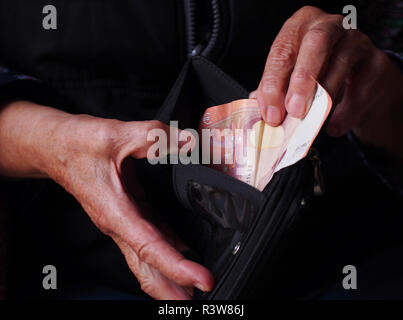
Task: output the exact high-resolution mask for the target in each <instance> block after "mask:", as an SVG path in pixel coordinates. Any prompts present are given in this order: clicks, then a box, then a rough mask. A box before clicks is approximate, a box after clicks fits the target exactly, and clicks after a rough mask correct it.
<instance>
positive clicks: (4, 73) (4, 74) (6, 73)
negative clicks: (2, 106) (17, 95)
mask: <svg viewBox="0 0 403 320" xmlns="http://www.w3.org/2000/svg"><path fill="white" fill-rule="evenodd" d="M17 80H30V81H37V82H39V80H38V79H36V78H34V77H31V76H28V75H25V74H21V73H16V72H13V71H11V70H10V69H8V68H5V67H1V66H0V86H4V85H6V84H8V83H11V82H13V81H17Z"/></svg>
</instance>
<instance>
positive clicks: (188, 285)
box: [46, 115, 213, 299]
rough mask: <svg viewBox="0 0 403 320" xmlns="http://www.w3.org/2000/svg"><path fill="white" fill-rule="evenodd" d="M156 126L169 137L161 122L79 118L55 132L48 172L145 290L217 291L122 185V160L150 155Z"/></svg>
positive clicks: (179, 294) (174, 293)
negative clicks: (115, 248) (112, 244)
mask: <svg viewBox="0 0 403 320" xmlns="http://www.w3.org/2000/svg"><path fill="white" fill-rule="evenodd" d="M153 128H159V129H163V130H165V131H166V132H167V135H168V137H169V127H168V126H166V125H164V124H162V123H161V122H158V121H144V122H121V121H117V120H106V119H99V118H94V117H90V116H81V115H80V116H75V117H73V118H72V119H70V120H67V121H64V122H63V123H62V125H61V126H59V127H58V129H57V130H56V131H55V134H54V139H55V145H59V146H60V148H56V149H55V150H54V151H52V153H53V154H51V155H50V157H48V159H47V164H46V168H47V169H46V171H47V172H46V173H47V175H48V176H50V177H51V178H53V179H54V180H55V181H56V182H58V183H59V184H60V185H62V186H63V187H64V188H65V189H66V190H67V191H68V192H70V193H71V194H72V195H73V196H74V197H75V198H76V199H77V200H78V201H79V202H80V204H81V205H82V207H83V208H84V210H85V211H86V212H87V214H88V215H89V216H90V218H91V219H92V221H93V222H94V223H95V225H96V226H97V227H98V228H99V229H100V230H101V231H102V232H103V233H105V234H107V235H109V236H111V237H112V238H113V240H114V241H115V242H116V244H117V245H118V246H119V247H120V249H121V251H122V253H123V254H124V256H125V258H126V261H127V263H128V265H129V267H130V269H131V270H132V272H133V273H134V274H135V276H136V277H137V279H138V280H139V282H140V284H141V288H142V290H143V291H145V292H146V293H147V294H149V295H150V296H152V297H153V298H156V299H188V298H189V297H190V294H191V293H192V291H193V288H194V287H197V288H199V289H201V290H204V291H207V290H211V289H212V286H213V278H212V275H211V273H210V272H209V271H208V270H207V269H206V268H204V267H203V266H201V265H199V264H197V263H195V262H192V261H190V260H186V259H185V258H184V257H183V256H182V255H181V254H180V253H179V251H180V250H181V249H183V248H185V246H184V244H182V243H181V242H180V241H178V239H177V238H176V237H172V233H171V232H169V230H167V229H166V228H161V229H160V228H157V227H156V225H154V224H153V223H151V222H150V221H149V220H148V218H149V214H150V211H149V210H148V209H149V208H147V206H143V205H142V204H141V199H142V195H141V190H137V194H135V198H136V199H135V200H134V199H133V198H132V197H130V196H129V195H128V193H127V192H126V191H127V190H125V185H124V184H123V183H122V177H121V170H122V162H123V160H124V159H125V158H127V157H134V158H144V157H146V155H147V150H148V147H149V146H150V145H151V144H152V143H154V142H147V141H146V140H147V139H146V138H147V132H148V131H149V130H150V129H153ZM168 139H169V138H168ZM171 151H172V150H171Z"/></svg>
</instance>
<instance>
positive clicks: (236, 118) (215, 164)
mask: <svg viewBox="0 0 403 320" xmlns="http://www.w3.org/2000/svg"><path fill="white" fill-rule="evenodd" d="M331 106H332V101H331V98H330V96H329V95H328V93H327V92H326V90H325V89H324V88H323V87H322V86H320V85H319V84H318V85H317V90H316V94H315V96H314V99H313V102H312V105H311V107H310V109H309V112H308V113H307V115H306V116H305V118H304V119H302V120H301V119H297V118H294V117H292V116H290V115H287V116H286V118H285V119H284V121H283V123H282V124H281V125H279V126H277V127H273V126H270V125H268V124H266V123H265V122H264V121H263V119H262V117H261V114H260V110H259V106H258V103H257V100H255V99H242V100H236V101H232V102H230V103H227V104H223V105H219V106H214V107H211V108H208V109H207V110H206V111H205V113H204V115H203V117H202V119H201V121H200V126H199V134H200V136H201V139H202V155H203V163H204V164H206V165H208V166H209V167H211V168H213V169H216V170H219V171H221V172H224V173H226V174H229V175H231V176H233V177H235V178H237V179H239V180H241V181H243V182H245V183H248V184H250V185H251V186H253V187H255V188H257V189H259V190H263V189H264V188H265V186H266V185H267V184H268V183H269V182H270V180H271V178H272V177H273V175H274V173H276V172H277V171H279V170H281V169H282V168H285V167H287V166H290V165H292V164H294V163H296V162H297V161H299V160H301V159H302V158H303V157H305V156H306V155H307V153H308V151H309V148H310V147H311V145H312V143H313V141H314V140H315V138H316V136H317V134H318V133H319V130H320V128H321V127H322V125H323V123H324V121H325V119H326V117H327V116H328V114H329V112H330V109H331Z"/></svg>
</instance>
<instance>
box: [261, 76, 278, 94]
mask: <svg viewBox="0 0 403 320" xmlns="http://www.w3.org/2000/svg"><path fill="white" fill-rule="evenodd" d="M280 86H281V84H280V79H279V78H277V77H273V76H264V77H263V78H262V81H261V83H260V87H261V91H262V92H264V93H269V92H272V91H273V90H277V89H278V88H280Z"/></svg>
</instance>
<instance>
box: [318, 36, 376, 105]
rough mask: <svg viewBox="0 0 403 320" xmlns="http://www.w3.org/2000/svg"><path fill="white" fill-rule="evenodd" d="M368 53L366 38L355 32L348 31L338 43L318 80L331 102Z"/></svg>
mask: <svg viewBox="0 0 403 320" xmlns="http://www.w3.org/2000/svg"><path fill="white" fill-rule="evenodd" d="M360 39H362V40H360ZM370 51H371V48H370V47H369V44H367V40H366V36H364V35H363V34H362V33H360V32H359V31H356V30H350V31H348V32H347V33H346V36H345V37H344V38H343V39H342V40H341V41H339V43H338V44H337V46H336V47H335V49H334V52H333V53H332V56H331V57H330V63H329V65H328V67H327V69H326V73H325V75H324V76H323V77H321V79H320V81H321V84H322V85H323V87H324V88H325V89H326V90H327V92H328V93H329V94H330V96H331V97H332V100H333V101H336V98H337V97H338V96H339V94H340V90H341V89H342V87H343V86H344V84H345V80H346V79H347V77H348V75H349V74H350V73H352V72H353V71H354V68H355V66H356V65H357V64H358V63H359V62H360V61H362V60H363V59H367V56H368V55H369V54H370ZM335 106H336V104H335Z"/></svg>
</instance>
